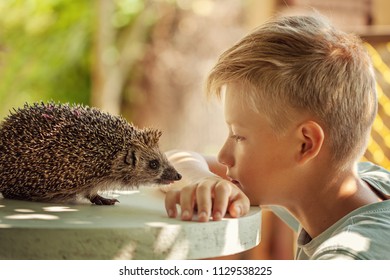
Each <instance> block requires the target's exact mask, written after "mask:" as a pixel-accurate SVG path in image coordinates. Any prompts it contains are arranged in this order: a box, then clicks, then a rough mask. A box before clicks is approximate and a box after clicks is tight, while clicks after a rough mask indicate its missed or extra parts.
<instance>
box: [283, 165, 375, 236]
mask: <svg viewBox="0 0 390 280" xmlns="http://www.w3.org/2000/svg"><path fill="white" fill-rule="evenodd" d="M323 175H325V176H319V177H317V176H316V177H317V178H316V179H315V180H313V181H312V182H311V186H308V185H307V186H306V188H305V189H306V190H310V191H307V192H303V193H302V194H301V195H300V196H299V198H298V199H297V200H298V203H297V204H295V205H294V206H292V207H288V208H289V210H290V211H291V212H292V213H293V214H294V215H295V217H296V218H297V219H298V220H299V221H300V223H301V225H302V227H303V228H304V229H305V230H306V232H307V233H308V234H309V235H310V236H311V237H312V238H314V237H316V236H318V235H319V234H321V233H322V232H324V231H325V230H326V229H327V228H329V227H330V226H332V225H333V224H334V223H336V222H337V221H338V220H340V219H341V218H342V217H344V216H345V215H347V214H348V213H350V212H352V211H353V210H355V209H357V208H359V207H362V206H364V205H367V204H372V203H375V202H379V201H382V198H380V197H379V196H378V195H377V194H376V193H375V192H374V191H373V190H372V189H371V188H370V186H369V185H368V184H367V183H366V182H364V181H363V180H361V179H360V178H359V177H358V175H357V174H356V172H354V171H353V170H350V171H346V172H344V173H343V174H339V175H338V176H335V177H333V178H334V180H330V181H326V180H324V181H323V182H321V181H320V180H318V178H332V177H331V176H334V174H333V175H332V174H323ZM319 184H321V186H319ZM319 190H321V191H319Z"/></svg>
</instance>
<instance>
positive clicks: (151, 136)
mask: <svg viewBox="0 0 390 280" xmlns="http://www.w3.org/2000/svg"><path fill="white" fill-rule="evenodd" d="M161 135H162V132H161V130H158V129H152V128H148V129H146V130H145V131H144V140H145V144H146V145H148V146H151V147H153V146H156V145H157V143H158V140H159V139H160V137H161Z"/></svg>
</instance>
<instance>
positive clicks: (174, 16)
mask: <svg viewBox="0 0 390 280" xmlns="http://www.w3.org/2000/svg"><path fill="white" fill-rule="evenodd" d="M314 11H318V12H320V13H322V14H324V15H326V16H327V17H329V18H330V20H331V21H332V22H333V23H334V24H335V25H336V26H338V27H339V28H341V29H344V30H346V31H350V32H354V33H357V34H359V35H360V36H361V37H362V38H363V40H364V41H365V42H366V47H367V49H368V50H369V52H370V54H371V56H372V58H373V61H374V64H375V68H376V71H377V77H378V93H379V103H380V104H379V114H378V117H377V120H376V121H375V124H374V129H373V133H372V138H371V141H370V145H369V148H368V150H367V152H366V155H365V158H364V160H370V161H373V162H375V163H378V164H381V165H383V166H385V167H387V168H390V160H389V158H390V149H389V147H390V131H389V128H390V117H389V116H390V99H389V95H390V68H389V65H390V55H389V51H390V43H389V42H390V28H389V26H390V17H389V16H388V11H390V1H387V0H343V1H339V0H327V1H323V0H242V1H239V0H80V1H72V0H1V1H0V119H2V118H4V117H5V116H6V115H7V114H8V113H9V111H10V110H11V109H12V108H14V107H20V106H23V105H24V104H25V103H26V102H39V101H49V100H50V101H57V102H69V103H83V104H86V105H91V106H95V107H99V108H101V109H103V110H105V111H108V112H111V113H113V114H121V115H123V116H124V117H125V118H126V119H128V120H129V121H131V122H133V123H134V124H136V125H138V126H140V127H143V126H153V127H157V128H160V129H162V130H163V132H164V134H163V137H162V138H161V143H160V145H161V148H162V149H163V150H168V149H172V148H178V149H191V150H195V151H198V152H201V153H203V154H210V155H215V154H217V152H218V150H219V147H220V146H221V144H222V143H223V141H224V138H225V136H226V133H227V132H226V131H225V124H224V120H223V113H222V107H221V104H219V103H218V102H217V101H206V100H205V98H204V96H203V92H204V80H205V78H206V76H207V73H208V71H209V70H210V69H211V67H212V66H213V64H214V63H215V62H216V60H217V58H218V55H219V54H221V53H222V51H224V50H225V49H226V48H228V47H230V46H231V45H232V44H233V43H235V42H236V41H237V40H238V39H240V38H241V37H242V36H243V35H245V34H246V33H248V32H249V31H250V30H251V29H253V28H254V27H256V26H257V25H259V24H261V23H263V22H264V21H266V20H267V19H268V18H270V17H271V16H274V15H278V14H311V13H313V12H314ZM262 230H263V232H262V242H261V244H260V246H258V247H256V248H254V249H253V250H250V251H248V252H245V253H243V254H239V255H236V256H229V258H243V259H291V258H293V251H294V246H293V243H294V242H293V238H294V236H293V234H292V232H291V231H290V230H289V229H288V228H286V227H285V226H284V225H283V224H282V223H281V222H280V221H279V220H278V219H277V218H276V217H275V216H273V214H271V213H268V212H266V213H264V217H263V229H262Z"/></svg>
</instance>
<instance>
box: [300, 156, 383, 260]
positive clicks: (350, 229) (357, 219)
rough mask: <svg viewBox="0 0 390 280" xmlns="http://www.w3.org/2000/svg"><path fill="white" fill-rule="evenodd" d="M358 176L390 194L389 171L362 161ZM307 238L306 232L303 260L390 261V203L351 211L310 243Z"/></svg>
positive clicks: (301, 248) (302, 251) (302, 235)
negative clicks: (306, 240)
mask: <svg viewBox="0 0 390 280" xmlns="http://www.w3.org/2000/svg"><path fill="white" fill-rule="evenodd" d="M358 173H359V176H360V178H362V179H363V180H365V181H366V182H368V183H369V184H370V185H371V186H372V187H374V188H375V189H377V190H378V191H379V192H380V193H382V194H384V195H385V196H389V195H390V172H389V171H388V170H386V169H384V168H382V167H380V166H377V165H374V164H372V163H369V162H362V163H359V165H358ZM389 197H390V196H389ZM304 238H305V232H304V231H302V232H301V233H300V239H301V244H300V246H299V251H300V256H301V257H302V258H313V259H390V243H389V242H388V240H390V200H384V201H382V202H377V203H373V204H369V205H366V206H363V207H361V208H358V209H356V210H354V211H352V212H351V213H349V214H348V215H347V216H345V217H343V218H342V219H341V220H340V221H338V222H337V223H336V224H334V225H333V226H331V227H330V228H329V229H327V230H326V231H325V232H323V233H322V234H320V235H319V236H318V237H316V238H315V239H313V240H311V241H309V242H307V243H305V242H302V241H303V240H304ZM298 258H299V255H298Z"/></svg>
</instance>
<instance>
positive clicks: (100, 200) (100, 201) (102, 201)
mask: <svg viewBox="0 0 390 280" xmlns="http://www.w3.org/2000/svg"><path fill="white" fill-rule="evenodd" d="M89 201H91V202H92V203H93V204H96V205H114V204H115V202H119V200H118V199H115V198H112V199H111V198H104V197H102V196H100V195H95V196H91V197H89Z"/></svg>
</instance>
